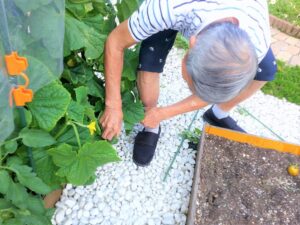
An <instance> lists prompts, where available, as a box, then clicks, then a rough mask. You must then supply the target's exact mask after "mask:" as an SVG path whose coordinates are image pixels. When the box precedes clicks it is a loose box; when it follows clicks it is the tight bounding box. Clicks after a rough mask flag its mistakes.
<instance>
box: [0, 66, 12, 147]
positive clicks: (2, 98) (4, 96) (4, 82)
mask: <svg viewBox="0 0 300 225" xmlns="http://www.w3.org/2000/svg"><path fill="white" fill-rule="evenodd" d="M9 91H10V84H9V81H8V78H7V76H6V75H4V73H3V72H2V71H1V70H0V142H2V141H4V140H5V139H6V138H7V137H8V136H9V135H10V134H11V132H12V131H13V129H14V122H13V111H12V107H9Z"/></svg>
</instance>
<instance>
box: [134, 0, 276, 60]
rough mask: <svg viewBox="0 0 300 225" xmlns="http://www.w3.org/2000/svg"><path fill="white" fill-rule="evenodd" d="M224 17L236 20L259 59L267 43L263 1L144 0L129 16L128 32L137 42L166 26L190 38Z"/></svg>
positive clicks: (264, 1) (265, 8) (267, 22)
mask: <svg viewBox="0 0 300 225" xmlns="http://www.w3.org/2000/svg"><path fill="white" fill-rule="evenodd" d="M225 17H235V18H237V19H238V20H239V27H240V28H241V29H243V30H245V31H246V32H247V33H248V35H249V37H250V39H251V41H252V42H253V44H254V46H255V49H256V54H257V56H258V61H259V62H260V61H261V60H262V59H263V57H264V56H265V54H266V53H267V51H268V49H269V47H270V43H271V36H270V25H269V12H268V5H267V1H266V0H144V2H143V3H142V4H141V6H140V7H139V9H138V10H137V11H135V12H134V13H133V14H132V15H131V17H130V18H129V31H130V33H131V35H132V37H133V38H134V39H135V40H136V41H137V42H139V41H142V40H145V39H146V38H148V37H150V36H151V35H153V34H155V33H158V32H159V31H163V30H167V29H173V30H178V31H179V32H180V33H182V34H183V36H185V37H186V38H190V37H191V36H192V35H195V34H197V33H198V32H200V31H201V30H202V29H203V28H204V27H205V26H206V25H208V24H210V23H211V22H214V21H216V20H219V19H222V18H225Z"/></svg>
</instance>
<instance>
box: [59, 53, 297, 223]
mask: <svg viewBox="0 0 300 225" xmlns="http://www.w3.org/2000/svg"><path fill="white" fill-rule="evenodd" d="M182 56H183V51H182V50H177V49H173V50H172V51H171V52H170V56H169V57H168V61H167V64H166V68H165V72H164V73H163V74H162V76H161V94H160V99H159V104H160V105H168V104H171V103H174V102H176V101H179V100H181V99H183V98H184V97H186V96H188V95H189V90H188V88H187V85H186V84H185V83H184V81H183V79H182V77H181V65H180V62H181V57H182ZM241 106H242V107H245V108H246V109H247V110H248V111H250V112H251V113H252V114H253V115H254V116H255V117H257V118H259V119H260V120H261V121H263V122H264V123H265V124H266V125H267V126H269V127H270V128H271V129H273V130H274V131H275V132H276V133H277V134H278V135H280V136H281V137H283V138H284V139H285V140H286V141H289V142H294V143H300V136H299V135H300V107H299V106H297V105H294V104H291V103H288V102H286V101H283V100H278V99H277V98H274V97H272V96H268V95H264V94H262V93H261V92H259V93H257V94H256V95H254V96H253V97H252V98H251V99H249V100H247V101H246V102H244V103H243V104H241ZM204 111H205V110H204V109H202V110H200V113H199V115H198V118H197V119H196V121H195V122H194V124H193V127H202V126H203V122H202V119H201V115H202V113H203V112H204ZM239 111H240V110H237V109H235V110H234V112H232V116H233V117H234V118H235V119H237V120H238V121H239V124H240V125H241V126H242V127H243V128H245V129H246V130H247V131H248V132H249V133H252V134H257V135H262V136H265V137H271V138H275V139H277V137H276V136H274V135H273V134H272V133H271V132H269V131H268V130H267V129H265V128H264V127H263V126H262V125H261V124H260V123H258V122H257V121H255V120H254V119H253V118H252V117H251V116H249V115H246V114H245V113H241V112H239ZM194 115H195V112H191V113H187V114H185V115H180V116H177V117H175V118H173V119H171V120H168V121H164V122H162V124H161V126H162V134H161V138H160V140H159V143H158V147H157V152H156V155H155V158H154V160H153V161H152V163H151V165H150V166H149V167H146V168H141V167H140V168H137V167H136V166H135V165H134V164H133V162H132V149H133V142H134V137H135V135H136V133H137V132H138V131H139V130H141V126H140V125H137V126H136V127H135V129H134V131H133V132H132V133H131V134H130V135H129V136H125V134H124V132H123V133H122V135H121V137H120V141H119V143H118V144H117V145H115V147H116V149H117V151H118V153H119V156H120V157H121V158H122V159H123V161H122V162H120V163H115V164H109V165H105V166H103V167H101V168H99V169H98V171H97V177H98V178H97V180H96V182H95V183H94V184H93V185H90V186H86V187H83V186H80V187H73V186H72V185H67V187H66V188H65V190H64V191H63V195H62V197H61V200H60V201H59V202H58V203H57V204H56V207H57V209H56V212H55V215H54V217H53V224H57V225H84V224H86V225H87V224H88V225H90V224H92V225H96V224H101V225H131V224H133V225H145V224H148V225H159V224H170V225H176V224H180V225H183V224H185V221H186V213H187V210H188V203H189V197H190V191H191V186H192V176H193V172H194V164H195V151H193V150H191V149H188V144H187V142H185V143H184V145H183V149H182V150H181V151H180V153H179V155H178V157H177V158H176V161H175V163H174V166H173V169H172V170H171V172H170V176H169V177H168V179H167V181H166V182H163V177H164V175H165V172H166V169H167V167H168V166H169V164H170V161H171V159H172V157H173V155H174V153H175V151H176V150H177V147H178V145H179V144H180V137H179V134H180V133H181V132H182V131H183V130H184V129H186V128H187V127H188V125H189V124H190V122H191V120H192V118H193V116H194Z"/></svg>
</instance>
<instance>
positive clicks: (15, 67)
mask: <svg viewBox="0 0 300 225" xmlns="http://www.w3.org/2000/svg"><path fill="white" fill-rule="evenodd" d="M5 62H6V68H7V72H8V74H9V75H11V76H13V75H19V74H20V73H21V72H23V71H24V70H26V69H27V67H28V62H27V59H26V58H25V57H21V56H19V55H18V53H17V52H12V53H11V54H10V55H6V56H5Z"/></svg>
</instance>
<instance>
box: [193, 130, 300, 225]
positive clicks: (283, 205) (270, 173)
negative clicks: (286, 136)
mask: <svg viewBox="0 0 300 225" xmlns="http://www.w3.org/2000/svg"><path fill="white" fill-rule="evenodd" d="M290 163H298V164H300V157H299V156H296V155H292V154H287V153H279V152H277V151H274V150H268V149H259V148H255V147H253V146H251V145H248V144H243V143H238V142H234V141H230V140H227V139H224V138H221V137H217V136H212V135H206V137H205V144H204V148H203V155H202V160H201V172H200V186H199V190H198V197H197V198H198V199H197V203H196V204H197V212H196V219H195V224H197V225H200V224H201V225H217V224H218V225H243V224H255V225H259V224H262V225H271V224H274V225H283V224H290V225H300V177H299V176H298V177H291V176H290V175H289V174H288V173H287V167H288V166H289V164H290Z"/></svg>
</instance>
